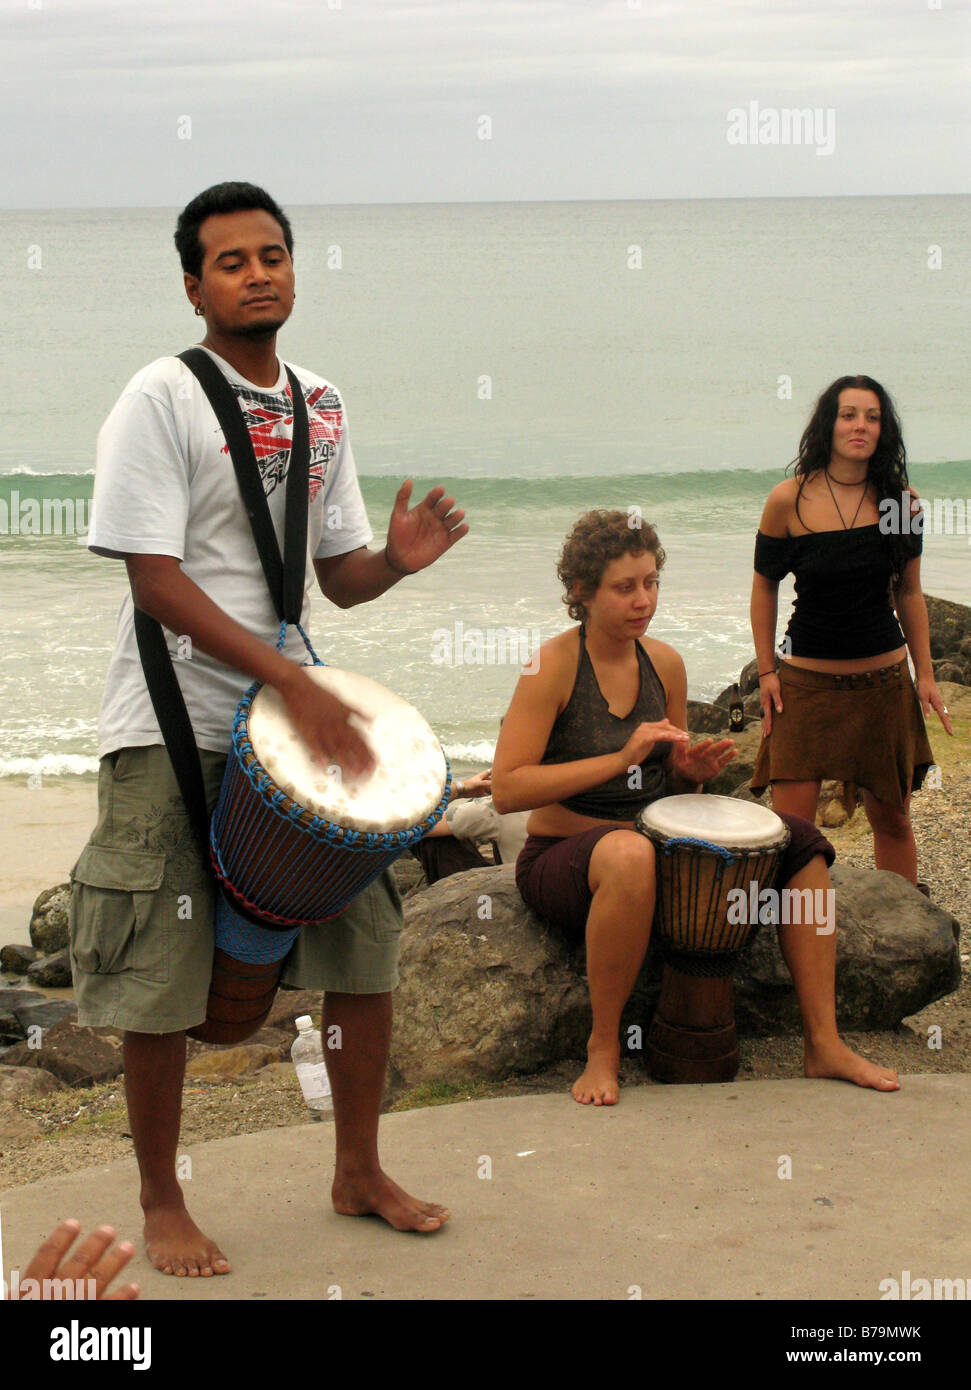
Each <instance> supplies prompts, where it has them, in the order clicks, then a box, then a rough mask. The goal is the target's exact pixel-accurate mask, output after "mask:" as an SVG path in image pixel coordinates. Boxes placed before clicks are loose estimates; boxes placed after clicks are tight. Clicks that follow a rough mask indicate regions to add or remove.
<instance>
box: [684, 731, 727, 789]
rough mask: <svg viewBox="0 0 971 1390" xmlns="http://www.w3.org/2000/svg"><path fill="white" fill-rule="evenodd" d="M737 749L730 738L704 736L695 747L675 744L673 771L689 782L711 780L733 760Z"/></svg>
mask: <svg viewBox="0 0 971 1390" xmlns="http://www.w3.org/2000/svg"><path fill="white" fill-rule="evenodd" d="M736 752H737V749H736V748H735V745H734V743H733V742H732V740H731V739H730V738H721V739H719V740H718V742H717V743H716V742H715V740H714V739H711V738H704V739H702V740H701V742H700V743H696V744H695V745H694V747H693V748H690V747H686V746H685V745H684V744H680V745H679V744H675V746H674V747H673V748H672V749H671V762H670V767H671V771H672V772H674V773H676V774H677V776H679V777H683V778H684V779H685V780H686V781H688V782H710V781H711V779H712V778H713V777H717V776H718V774H719V772H721V770H722V768H723V767H727V765H728V764H729V763H730V762H731V761H732V759H733V758H734V757H735V754H736Z"/></svg>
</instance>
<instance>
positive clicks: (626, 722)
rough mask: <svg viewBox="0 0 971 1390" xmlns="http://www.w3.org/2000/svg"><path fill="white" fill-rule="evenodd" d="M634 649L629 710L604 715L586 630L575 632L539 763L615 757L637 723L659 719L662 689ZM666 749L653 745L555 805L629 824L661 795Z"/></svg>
mask: <svg viewBox="0 0 971 1390" xmlns="http://www.w3.org/2000/svg"><path fill="white" fill-rule="evenodd" d="M634 645H635V647H636V648H637V662H638V665H639V667H640V673H641V683H640V689H639V690H638V692H637V699H636V700H635V701H634V708H633V709H632V710H631V711H630V713H629V714H626V715H624V716H623V718H621V717H620V716H619V715H616V714H611V712H610V708H609V706H608V704H607V701H606V700H605V698H604V696H603V692H602V691H601V689H600V686H599V684H598V682H597V674H596V672H595V671H594V669H593V663H592V662H591V660H590V656H589V653H588V652H587V643H586V632H585V630H584V628H583V627H581V628H580V656H579V660H578V662H577V674H576V680H575V681H574V683H573V691H572V693H571V695H570V698H569V700H568V702H567V705H566V708H565V709H564V710H563V711H562V713H561V714H560V715H559V716H558V717H557V720H556V723H555V724H554V725H553V728H552V731H551V732H550V738H549V742H548V743H547V745H546V752H545V753H544V754H543V757H542V763H543V764H544V765H545V764H549V763H572V762H579V761H580V760H581V759H582V758H596V757H600V756H601V755H602V754H604V753H616V752H618V751H619V750H620V749H621V748H623V746H624V744H625V743H626V742H627V740H628V739H629V738H630V736H631V734H632V733H633V732H634V730H635V729H636V728H637V726H638V724H644V723H651V724H653V723H656V722H657V721H658V720H660V719H663V718H664V717H665V706H666V703H667V697H666V695H665V692H664V686H663V685H662V684H661V680H660V677H659V676H658V674H657V672H656V671H655V669H654V666H653V663H652V662H651V658H650V657H649V656H648V654H647V652H646V651H645V650H644V648H643V647H642V646H641V644H640V642H635V644H634ZM670 749H671V744H670V743H669V742H661V743H656V744H655V745H654V747H653V748H652V749H651V752H650V755H649V756H648V757H647V759H646V760H645V761H644V762H643V763H641V764H640V766H639V767H635V768H633V769H631V770H627V771H625V772H622V773H619V774H618V775H617V776H616V777H611V778H610V780H609V781H607V782H603V783H602V784H601V785H600V786H599V787H592V788H591V789H590V791H586V792H581V793H580V794H579V795H577V796H571V797H569V798H568V799H567V800H565V801H563V802H561V803H560V804H561V805H563V806H565V807H566V808H567V810H568V811H576V812H577V814H578V815H581V816H592V817H594V818H595V819H597V820H633V819H634V817H635V816H636V815H637V812H638V811H639V810H640V809H641V807H642V806H645V805H647V803H648V802H649V801H656V800H657V799H658V797H660V796H663V795H664V793H665V772H664V764H665V763H666V761H667V757H668V753H669V752H670Z"/></svg>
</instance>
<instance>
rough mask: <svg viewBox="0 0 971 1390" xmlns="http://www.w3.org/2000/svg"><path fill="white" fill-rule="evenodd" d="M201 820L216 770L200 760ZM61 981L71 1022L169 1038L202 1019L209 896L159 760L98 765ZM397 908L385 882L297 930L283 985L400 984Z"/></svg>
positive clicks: (147, 755)
mask: <svg viewBox="0 0 971 1390" xmlns="http://www.w3.org/2000/svg"><path fill="white" fill-rule="evenodd" d="M199 757H200V760H201V762H202V773H203V778H204V781H205V786H206V797H207V800H208V803H209V807H210V810H211V809H212V807H213V806H214V805H215V803H216V800H217V798H218V795H219V787H220V784H221V782H222V775H223V770H224V768H225V765H226V758H225V755H224V754H221V753H210V752H207V751H206V750H205V749H200V752H199ZM71 883H72V885H73V887H72V893H71V911H70V920H71V969H72V973H73V976H74V993H75V998H76V1000H77V1005H78V1021H79V1022H80V1023H82V1024H85V1025H86V1026H87V1027H90V1028H99V1027H105V1026H113V1027H115V1028H122V1029H126V1030H128V1031H131V1032H136V1033H176V1032H182V1031H183V1030H184V1029H186V1028H193V1027H195V1026H196V1025H197V1024H199V1023H201V1022H202V1021H203V1019H204V1018H205V1016H206V1000H207V997H208V994H209V977H210V974H211V971H212V954H213V927H212V919H213V910H214V901H215V889H214V881H213V879H212V876H211V875H210V873H209V872H208V869H207V867H206V866H205V865H204V864H203V862H202V860H201V858H200V855H199V852H198V849H197V847H196V843H195V839H194V837H193V834H192V828H191V826H190V823H189V818H188V816H187V814H186V811H185V806H184V804H183V801H182V797H181V795H180V793H179V788H178V784H177V782H176V780H175V774H174V772H173V771H172V764H171V762H170V760H169V755H168V753H167V752H166V750H165V748H164V747H162V746H161V745H157V744H155V745H151V746H149V747H143V748H122V749H120V750H119V751H118V752H116V753H109V754H108V755H107V756H106V757H104V758H102V760H101V767H100V769H99V773H98V824H97V825H96V827H95V830H94V833H93V834H92V836H91V839H90V840H89V841H88V843H87V845H86V846H85V848H84V849H83V850H82V851H81V857H80V859H79V860H78V862H77V864H76V865H75V866H74V869H73V870H72V872H71ZM401 924H402V916H401V898H400V896H399V894H398V889H397V886H396V884H395V881H394V877H393V875H392V874H391V872H390V871H386V872H385V873H384V874H382V875H381V876H380V877H379V878H377V879H376V880H375V881H374V883H372V884H371V885H370V887H369V888H367V889H365V891H364V892H363V893H362V894H360V896H359V897H357V898H355V900H354V901H353V902H352V903H351V904H350V906H349V907H348V908H347V909H346V910H345V911H344V912H342V913H341V915H340V916H339V917H335V918H334V919H333V920H332V921H330V922H327V923H326V924H324V925H323V926H319V927H305V928H304V930H303V931H302V932H301V933H300V936H299V937H298V938H297V941H296V942H295V944H294V946H293V949H292V950H291V952H290V954H289V955H288V956H287V958H286V960H285V961H284V966H283V974H282V977H281V979H282V982H283V983H284V984H290V985H296V986H299V987H300V988H302V989H321V990H332V991H336V992H338V993H344V994H385V993H387V992H388V991H389V990H392V989H394V987H395V985H396V984H397V983H398V946H399V941H400V933H401Z"/></svg>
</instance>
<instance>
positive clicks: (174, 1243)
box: [145, 1205, 230, 1279]
mask: <svg viewBox="0 0 971 1390" xmlns="http://www.w3.org/2000/svg"><path fill="white" fill-rule="evenodd" d="M145 1249H146V1252H147V1254H148V1258H149V1259H150V1260H151V1262H152V1264H153V1265H154V1266H155V1268H156V1269H160V1270H161V1271H162V1273H163V1274H175V1275H178V1276H179V1277H180V1278H184V1277H186V1276H188V1277H189V1278H199V1277H200V1276H201V1277H202V1278H204V1279H208V1278H209V1277H210V1276H211V1275H213V1274H228V1273H229V1270H230V1264H229V1261H228V1260H227V1259H226V1256H225V1255H224V1254H223V1252H222V1251H221V1250H220V1248H219V1246H218V1245H216V1244H214V1242H213V1241H211V1240H209V1238H208V1237H207V1236H204V1235H203V1234H202V1232H201V1231H200V1230H199V1227H198V1226H197V1225H196V1223H195V1222H194V1221H193V1219H192V1217H191V1216H190V1215H189V1213H188V1212H187V1211H186V1209H185V1207H184V1206H175V1205H173V1206H158V1207H150V1208H148V1209H147V1210H146V1212H145Z"/></svg>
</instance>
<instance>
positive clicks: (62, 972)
mask: <svg viewBox="0 0 971 1390" xmlns="http://www.w3.org/2000/svg"><path fill="white" fill-rule="evenodd" d="M27 979H28V981H29V982H30V984H32V985H38V986H39V987H40V988H41V989H70V987H71V984H72V980H71V953H70V951H67V950H64V951H55V952H54V954H53V955H51V956H42V957H41V959H40V960H38V961H34V963H33V965H31V966H30V967H29V968H28V970H27Z"/></svg>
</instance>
